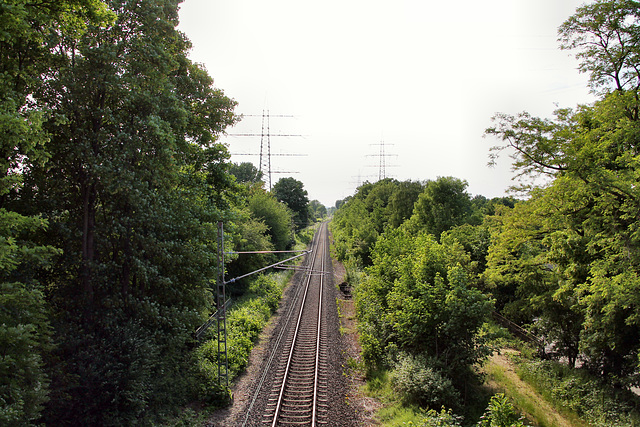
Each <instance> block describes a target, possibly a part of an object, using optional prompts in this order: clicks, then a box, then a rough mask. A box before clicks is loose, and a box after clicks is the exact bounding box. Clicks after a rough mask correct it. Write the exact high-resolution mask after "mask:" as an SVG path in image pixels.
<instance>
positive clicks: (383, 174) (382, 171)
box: [367, 140, 398, 181]
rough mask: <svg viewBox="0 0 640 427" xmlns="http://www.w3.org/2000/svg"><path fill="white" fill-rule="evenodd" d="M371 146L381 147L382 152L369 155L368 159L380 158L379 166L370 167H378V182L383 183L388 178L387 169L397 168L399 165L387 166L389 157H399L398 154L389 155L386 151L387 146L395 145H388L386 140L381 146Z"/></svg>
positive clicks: (382, 141) (381, 142)
mask: <svg viewBox="0 0 640 427" xmlns="http://www.w3.org/2000/svg"><path fill="white" fill-rule="evenodd" d="M370 145H375V146H380V152H379V153H378V154H368V155H367V157H379V159H380V160H379V162H378V164H377V165H369V167H377V168H378V181H381V180H383V179H385V178H387V168H395V167H397V166H398V165H389V164H387V157H398V155H397V154H390V153H387V152H386V150H385V147H386V146H387V145H394V144H387V143H385V142H384V140H381V141H380V143H379V144H370Z"/></svg>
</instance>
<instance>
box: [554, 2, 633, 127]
mask: <svg viewBox="0 0 640 427" xmlns="http://www.w3.org/2000/svg"><path fill="white" fill-rule="evenodd" d="M639 28H640V3H638V2H637V1H634V0H597V1H595V2H594V3H592V4H586V5H583V6H581V7H579V8H578V9H577V10H576V13H575V14H574V15H573V16H571V17H570V18H569V19H567V20H566V21H565V22H564V23H563V24H562V25H561V26H560V28H559V30H558V34H559V40H560V42H561V44H560V47H561V48H562V49H569V50H577V51H578V52H577V53H576V57H577V58H578V59H579V60H580V61H581V63H580V67H579V70H580V71H581V72H583V73H589V74H590V76H589V81H590V83H591V87H592V88H593V90H594V91H598V90H601V91H603V92H601V93H608V92H609V90H610V89H611V88H613V89H614V90H617V91H620V92H623V91H626V90H632V91H635V92H637V91H638V90H639V89H640V69H638V63H639V61H640V55H639V53H640V40H639V39H638V34H639V31H640V30H639ZM633 111H634V114H635V116H632V117H635V119H636V120H637V118H638V116H637V113H638V111H637V109H634V110H633Z"/></svg>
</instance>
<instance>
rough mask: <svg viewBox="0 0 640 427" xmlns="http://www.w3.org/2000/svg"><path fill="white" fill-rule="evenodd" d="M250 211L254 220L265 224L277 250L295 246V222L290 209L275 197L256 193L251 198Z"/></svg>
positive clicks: (260, 192) (262, 192) (259, 192)
mask: <svg viewBox="0 0 640 427" xmlns="http://www.w3.org/2000/svg"><path fill="white" fill-rule="evenodd" d="M248 207H249V211H251V214H252V215H253V217H254V218H256V219H258V220H260V221H262V222H264V224H265V225H266V226H267V228H268V233H269V236H270V237H271V242H272V243H273V246H274V248H275V250H277V251H284V250H288V249H290V248H291V246H292V245H293V220H292V214H291V211H290V210H289V208H287V206H286V205H285V204H284V203H281V202H279V201H278V200H276V198H275V197H273V195H271V194H269V193H265V192H264V191H256V192H255V193H254V194H252V195H251V196H250V197H249V200H248Z"/></svg>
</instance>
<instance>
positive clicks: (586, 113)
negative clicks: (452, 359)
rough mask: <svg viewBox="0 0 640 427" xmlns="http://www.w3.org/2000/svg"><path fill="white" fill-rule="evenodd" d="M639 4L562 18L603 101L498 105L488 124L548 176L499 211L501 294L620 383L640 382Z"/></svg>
mask: <svg viewBox="0 0 640 427" xmlns="http://www.w3.org/2000/svg"><path fill="white" fill-rule="evenodd" d="M638 6H639V5H638V3H637V2H635V1H621V0H620V1H613V0H609V1H603V0H600V1H596V2H595V3H593V4H591V5H586V6H583V7H581V8H579V9H578V10H577V12H576V14H575V15H574V16H572V17H571V18H569V19H568V20H567V21H566V22H565V24H564V25H563V26H562V27H560V36H561V40H562V43H563V47H564V48H567V49H574V50H576V51H577V57H578V58H579V59H580V60H581V70H583V71H585V72H588V73H590V77H591V83H592V87H593V88H594V90H596V91H597V93H598V94H599V95H600V97H599V99H598V100H597V101H596V102H594V103H593V104H591V105H581V106H579V107H578V108H577V109H575V110H572V109H560V110H558V111H556V113H555V117H554V118H552V119H541V118H536V117H532V116H531V115H529V114H528V113H521V114H519V115H516V116H513V115H506V114H500V115H497V116H496V117H495V118H494V119H495V121H496V123H497V125H496V126H495V127H493V128H490V129H488V130H487V134H488V135H494V136H496V137H498V138H499V139H500V140H501V141H503V144H501V145H499V146H497V147H494V150H496V152H499V151H501V150H503V149H506V148H508V149H510V150H512V153H513V157H514V167H515V168H516V170H517V171H518V173H519V175H522V176H527V177H531V176H536V175H544V176H546V177H547V178H546V182H547V183H546V184H544V185H540V186H538V187H535V188H529V192H528V195H529V200H528V201H527V202H526V203H524V204H522V205H520V206H516V207H515V208H514V209H511V210H503V211H501V212H499V215H498V216H497V217H496V219H495V222H494V228H493V231H492V233H493V235H494V243H493V245H492V247H491V248H490V249H489V258H488V268H487V271H486V274H485V277H486V280H487V282H489V283H490V285H491V286H493V287H494V289H495V292H494V294H495V296H496V299H497V300H498V305H499V306H501V307H502V308H503V310H504V311H505V312H506V313H508V314H509V315H511V316H514V317H515V316H517V317H518V319H519V320H520V321H521V322H524V323H533V322H534V320H535V319H538V321H537V322H535V326H536V328H537V330H538V331H539V333H540V334H541V335H543V336H544V337H545V338H546V339H547V341H549V342H550V343H551V344H553V345H554V347H555V349H556V351H557V353H558V354H559V355H561V356H566V357H568V358H569V360H570V362H571V363H572V364H573V363H574V362H575V361H576V360H577V357H578V356H580V358H581V359H582V360H583V362H584V366H585V367H587V368H588V369H590V370H591V371H592V372H593V373H595V374H597V375H602V376H604V377H606V378H608V379H609V380H610V381H613V382H615V383H616V384H618V386H630V385H634V384H638V383H640V379H639V377H638V355H639V354H640V353H639V352H640V332H639V331H640V323H639V321H640V301H639V300H638V295H639V292H638V289H639V286H640V280H639V277H640V276H639V274H640V270H639V269H638V266H639V265H640V263H639V261H640V259H638V254H639V253H640V252H639V251H638V248H639V247H640V240H639V235H638V226H639V224H640V222H639V221H638V212H639V210H640V194H639V193H638V188H639V187H638V179H639V177H640V175H639V174H638V171H639V170H640V169H639V168H638V166H639V165H638V154H639V151H638V144H637V140H638V135H639V131H640V121H639V120H638V109H639V107H640V102H639V99H640V92H638V90H639V88H640V86H639V83H640V75H639V74H638V67H637V62H638V58H639V56H638V55H639V54H640V45H638V41H637V40H638V37H637V35H638V32H639V31H640V17H639V16H638V10H639V9H638Z"/></svg>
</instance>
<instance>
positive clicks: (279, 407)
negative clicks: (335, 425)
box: [271, 225, 325, 427]
mask: <svg viewBox="0 0 640 427" xmlns="http://www.w3.org/2000/svg"><path fill="white" fill-rule="evenodd" d="M323 227H324V225H323ZM322 231H323V230H322V228H320V229H319V230H318V239H317V241H316V247H318V246H320V242H319V240H320V239H322ZM322 240H323V242H324V239H322ZM322 248H323V251H324V249H325V247H324V245H323V246H322ZM320 256H321V260H322V259H324V252H323V253H321V254H320ZM315 263H316V257H315V256H314V257H313V258H312V259H311V265H310V269H311V270H313V268H314V266H315ZM322 268H324V266H323V267H322ZM311 277H312V275H311V274H308V275H307V279H306V285H305V290H304V296H303V300H302V304H301V305H300V313H299V314H298V320H297V322H296V327H295V332H294V336H293V341H292V344H291V348H290V350H289V355H288V358H287V364H286V367H285V372H284V376H283V378H282V383H281V384H280V386H279V388H280V392H279V394H278V400H277V404H276V408H275V411H274V414H273V421H272V423H271V426H272V427H275V426H276V425H277V423H278V418H279V417H280V414H281V410H282V405H283V401H284V392H285V388H286V385H287V380H288V379H289V373H290V370H291V367H292V361H293V355H294V351H295V349H296V341H297V339H298V335H299V333H300V326H301V323H302V316H303V314H304V311H305V302H306V300H307V296H308V294H309V285H310V283H311ZM321 283H322V277H321ZM320 288H322V287H320ZM321 305H322V289H320V298H319V307H321ZM321 317H322V311H321V310H319V312H318V323H317V325H316V327H317V332H316V346H315V350H316V355H315V363H314V368H313V369H314V384H313V396H312V408H311V412H312V417H311V425H312V426H315V421H316V420H315V417H316V404H317V399H316V392H317V383H318V354H319V351H318V350H319V343H320V319H321Z"/></svg>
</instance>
